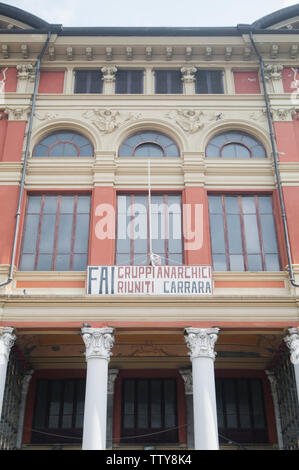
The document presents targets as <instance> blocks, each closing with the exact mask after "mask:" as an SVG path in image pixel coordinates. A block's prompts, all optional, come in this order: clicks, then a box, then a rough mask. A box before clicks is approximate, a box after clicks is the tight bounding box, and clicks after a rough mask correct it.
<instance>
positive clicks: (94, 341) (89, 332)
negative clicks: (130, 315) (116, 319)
mask: <svg viewBox="0 0 299 470" xmlns="http://www.w3.org/2000/svg"><path fill="white" fill-rule="evenodd" d="M81 331H82V337H83V340H84V343H85V345H86V360H87V376H86V393H85V408H84V423H83V445H82V448H83V450H104V449H106V428H107V387H108V363H109V360H110V356H111V352H110V350H111V348H112V346H113V344H114V337H113V336H112V334H113V328H90V327H88V328H82V330H81Z"/></svg>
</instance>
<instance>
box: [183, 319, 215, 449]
mask: <svg viewBox="0 0 299 470" xmlns="http://www.w3.org/2000/svg"><path fill="white" fill-rule="evenodd" d="M218 332H219V328H206V329H204V328H187V329H186V331H185V334H186V336H185V339H186V342H187V346H188V347H189V349H190V351H191V352H190V356H191V361H192V377H193V408H194V447H195V449H196V450H218V449H219V439H218V425H217V407H216V391H215V375H214V360H215V356H216V353H215V351H214V345H215V343H216V341H217V338H218V336H217V335H218Z"/></svg>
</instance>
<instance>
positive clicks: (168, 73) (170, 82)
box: [155, 70, 183, 94]
mask: <svg viewBox="0 0 299 470" xmlns="http://www.w3.org/2000/svg"><path fill="white" fill-rule="evenodd" d="M155 90H156V93H157V94H159V93H160V94H180V93H183V82H182V74H181V72H180V70H156V71H155Z"/></svg>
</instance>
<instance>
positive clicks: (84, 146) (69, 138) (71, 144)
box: [33, 131, 94, 157]
mask: <svg viewBox="0 0 299 470" xmlns="http://www.w3.org/2000/svg"><path fill="white" fill-rule="evenodd" d="M93 153H94V152H93V147H92V145H91V143H90V142H89V140H88V139H87V138H86V137H84V136H83V135H81V134H78V133H77V132H68V131H58V132H53V134H50V135H48V136H47V137H44V138H43V139H42V140H41V141H40V142H39V143H38V145H36V147H35V148H34V150H33V157H93Z"/></svg>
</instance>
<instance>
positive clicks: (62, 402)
mask: <svg viewBox="0 0 299 470" xmlns="http://www.w3.org/2000/svg"><path fill="white" fill-rule="evenodd" d="M84 399H85V379H64V380H50V379H43V380H39V381H38V383H37V390H36V404H35V412H34V419H33V432H32V442H33V443H77V444H80V442H81V437H82V432H83V412H84Z"/></svg>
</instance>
